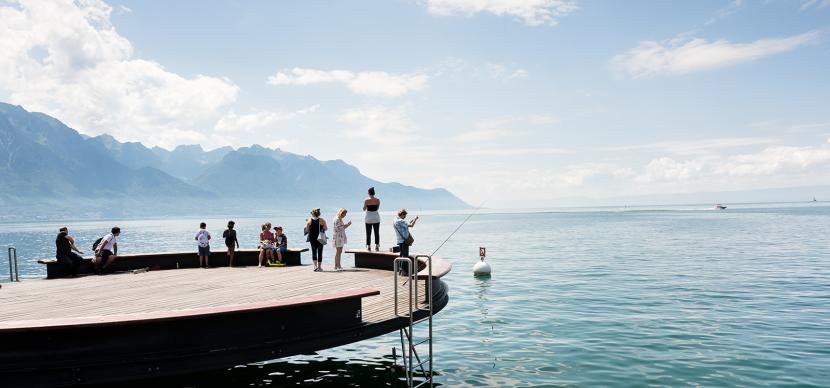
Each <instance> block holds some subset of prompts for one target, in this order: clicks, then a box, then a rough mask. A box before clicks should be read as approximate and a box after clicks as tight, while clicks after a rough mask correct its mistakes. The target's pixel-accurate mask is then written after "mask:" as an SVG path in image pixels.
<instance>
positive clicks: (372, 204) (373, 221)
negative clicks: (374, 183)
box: [363, 187, 380, 252]
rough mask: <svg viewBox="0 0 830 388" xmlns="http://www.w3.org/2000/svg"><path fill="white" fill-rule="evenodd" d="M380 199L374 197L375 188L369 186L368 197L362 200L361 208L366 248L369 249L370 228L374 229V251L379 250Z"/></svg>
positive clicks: (370, 240) (370, 241) (370, 239)
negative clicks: (364, 224)
mask: <svg viewBox="0 0 830 388" xmlns="http://www.w3.org/2000/svg"><path fill="white" fill-rule="evenodd" d="M379 207H380V199H378V198H377V197H375V188H374V187H370V188H369V198H366V199H364V200H363V210H365V211H366V221H365V222H366V250H367V251H371V250H372V248H371V245H370V244H371V243H372V230H374V231H375V252H378V251H380V214H379V213H378V208H379Z"/></svg>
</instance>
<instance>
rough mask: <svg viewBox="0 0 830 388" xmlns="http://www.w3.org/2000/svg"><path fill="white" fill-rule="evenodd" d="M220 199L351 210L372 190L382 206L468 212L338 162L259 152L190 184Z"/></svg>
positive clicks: (228, 158)
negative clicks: (334, 206)
mask: <svg viewBox="0 0 830 388" xmlns="http://www.w3.org/2000/svg"><path fill="white" fill-rule="evenodd" d="M190 182H191V183H192V184H193V185H194V186H198V187H204V188H208V189H210V190H212V191H214V192H216V193H221V195H232V196H234V197H236V198H246V199H255V198H259V199H273V200H278V201H282V202H284V203H290V204H296V205H298V206H299V205H306V204H314V203H320V204H329V203H330V204H343V206H346V204H354V203H358V202H360V200H362V198H363V196H364V195H365V193H366V189H367V188H368V187H370V186H373V187H375V190H376V191H377V193H378V196H379V197H381V198H382V199H383V200H384V203H387V204H390V205H392V206H390V207H387V208H388V209H391V208H393V206H394V207H397V206H410V207H420V208H431V209H438V208H444V209H446V208H452V209H459V208H466V207H468V205H467V204H466V203H464V202H463V201H461V200H460V199H458V198H457V197H455V196H453V195H452V194H451V193H450V192H448V191H446V190H444V189H434V190H425V189H419V188H416V187H412V186H405V185H402V184H399V183H384V182H380V181H377V180H374V179H371V178H368V177H366V176H364V175H362V174H361V173H360V171H359V170H358V169H357V168H355V167H354V166H351V165H349V164H347V163H346V162H344V161H342V160H329V161H321V160H318V159H316V158H314V157H312V156H301V155H297V154H292V153H290V152H285V151H282V150H279V149H276V150H272V149H268V148H264V147H261V146H257V145H254V146H251V147H245V148H240V149H239V150H236V151H233V152H230V153H228V154H227V155H225V157H224V158H223V159H222V160H221V161H220V162H219V163H216V164H215V165H213V166H211V167H210V168H209V169H207V170H206V171H205V173H204V174H202V175H200V176H199V177H197V178H195V179H193V180H191V181H190Z"/></svg>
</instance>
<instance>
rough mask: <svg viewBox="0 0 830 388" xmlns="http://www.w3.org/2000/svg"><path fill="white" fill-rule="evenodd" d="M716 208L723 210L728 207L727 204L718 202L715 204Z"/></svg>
mask: <svg viewBox="0 0 830 388" xmlns="http://www.w3.org/2000/svg"><path fill="white" fill-rule="evenodd" d="M715 209H718V210H723V209H726V206H724V205H721V204H717V205H715Z"/></svg>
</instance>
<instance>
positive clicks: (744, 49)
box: [611, 30, 823, 78]
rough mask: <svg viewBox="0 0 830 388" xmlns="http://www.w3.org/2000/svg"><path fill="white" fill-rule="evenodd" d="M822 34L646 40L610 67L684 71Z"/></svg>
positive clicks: (779, 49) (746, 58)
mask: <svg viewBox="0 0 830 388" xmlns="http://www.w3.org/2000/svg"><path fill="white" fill-rule="evenodd" d="M822 35H823V33H822V32H821V31H819V30H814V31H809V32H805V33H803V34H800V35H795V36H791V37H787V38H772V39H760V40H756V41H755V42H752V43H730V42H728V41H726V40H718V41H714V42H708V41H706V40H705V39H700V38H696V39H692V40H688V41H685V43H683V41H684V40H672V41H669V42H654V41H646V42H641V43H640V44H639V45H638V46H637V47H635V48H633V49H631V50H628V52H626V53H625V54H621V55H617V56H616V57H614V58H613V59H612V60H611V67H612V69H613V70H615V71H616V72H617V73H619V74H623V75H626V74H627V75H629V76H631V77H633V78H638V77H643V76H650V75H675V74H687V73H691V72H695V71H702V70H710V69H716V68H721V67H727V66H733V65H736V64H739V63H744V62H750V61H753V60H757V59H761V58H764V57H768V56H770V55H775V54H780V53H784V52H787V51H791V50H794V49H796V48H798V47H800V46H803V45H806V44H809V43H813V42H816V41H817V40H819V39H820V38H821V36H822Z"/></svg>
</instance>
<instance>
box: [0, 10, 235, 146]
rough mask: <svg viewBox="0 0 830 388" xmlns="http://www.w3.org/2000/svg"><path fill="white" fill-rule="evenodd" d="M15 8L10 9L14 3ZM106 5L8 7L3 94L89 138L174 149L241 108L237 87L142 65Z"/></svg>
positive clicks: (1, 59) (0, 61)
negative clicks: (104, 136)
mask: <svg viewBox="0 0 830 388" xmlns="http://www.w3.org/2000/svg"><path fill="white" fill-rule="evenodd" d="M6 4H8V3H6ZM112 11H113V10H112V8H111V7H110V6H108V5H107V4H105V3H104V2H102V1H99V0H88V1H82V2H72V1H58V0H55V1H32V0H21V1H13V2H11V4H10V5H8V6H0V20H2V23H0V53H2V54H1V55H0V94H5V95H7V96H8V98H9V100H10V102H12V103H15V104H20V105H22V106H24V107H25V108H26V109H29V110H35V111H41V112H45V113H47V114H50V115H52V116H55V117H58V118H60V119H61V120H62V121H64V122H66V123H67V124H69V125H70V126H73V127H75V128H76V129H78V130H80V131H81V132H83V133H86V134H91V135H95V134H100V133H104V132H106V133H110V134H112V135H114V136H116V137H118V138H120V139H122V140H138V141H142V142H145V143H147V144H149V145H161V146H168V147H169V146H172V145H175V144H174V143H173V142H176V141H179V140H181V139H194V138H197V137H198V136H197V132H196V131H195V130H194V128H196V127H198V125H197V124H198V123H204V122H205V121H210V120H212V119H215V118H216V117H217V116H218V114H219V113H218V111H220V110H221V109H222V108H225V107H227V106H228V105H230V104H232V103H233V102H235V101H236V99H237V95H238V93H239V88H238V87H237V86H236V85H235V84H234V83H233V82H231V81H229V80H227V79H224V78H216V77H210V76H205V75H195V76H191V77H185V76H181V75H179V74H175V73H172V72H169V71H167V70H165V69H164V68H163V67H162V66H161V65H160V64H158V63H156V62H153V61H149V60H143V59H140V58H135V57H134V53H133V47H132V44H131V43H130V42H129V41H128V40H127V39H125V38H124V37H122V36H121V35H119V34H118V32H117V31H115V28H113V26H112V25H111V23H110V16H111V14H112Z"/></svg>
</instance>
